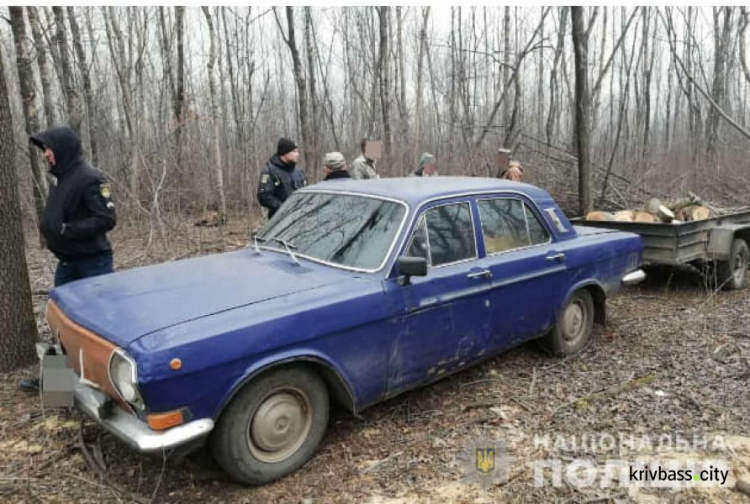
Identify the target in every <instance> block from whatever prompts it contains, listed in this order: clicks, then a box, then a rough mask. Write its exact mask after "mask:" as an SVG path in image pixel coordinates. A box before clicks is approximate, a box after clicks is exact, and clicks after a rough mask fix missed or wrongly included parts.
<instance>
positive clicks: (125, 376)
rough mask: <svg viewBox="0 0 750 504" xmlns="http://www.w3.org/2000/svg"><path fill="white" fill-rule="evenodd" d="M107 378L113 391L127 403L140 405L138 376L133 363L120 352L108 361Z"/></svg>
mask: <svg viewBox="0 0 750 504" xmlns="http://www.w3.org/2000/svg"><path fill="white" fill-rule="evenodd" d="M109 376H110V379H111V380H112V385H113V386H114V387H115V390H117V392H118V393H119V394H120V395H121V396H122V398H123V399H125V400H126V401H127V402H129V403H134V404H137V403H140V402H141V396H140V393H139V392H138V375H137V372H136V366H135V362H133V360H132V359H131V358H130V357H129V356H128V355H127V354H126V353H125V352H123V351H122V350H117V351H115V352H114V353H113V354H112V358H111V359H110V361H109Z"/></svg>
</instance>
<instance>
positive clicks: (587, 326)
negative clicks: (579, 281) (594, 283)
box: [540, 289, 594, 357]
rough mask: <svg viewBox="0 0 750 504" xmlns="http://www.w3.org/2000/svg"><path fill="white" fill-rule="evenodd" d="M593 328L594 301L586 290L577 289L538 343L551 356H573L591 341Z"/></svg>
mask: <svg viewBox="0 0 750 504" xmlns="http://www.w3.org/2000/svg"><path fill="white" fill-rule="evenodd" d="M593 327H594V300H593V299H592V297H591V294H590V293H589V291H587V290H586V289H579V290H577V291H575V292H574V293H573V294H571V295H570V297H568V299H567V300H566V301H565V304H564V305H563V307H562V309H561V310H560V312H559V313H558V316H557V320H556V321H555V327H554V328H553V329H552V331H550V332H549V334H547V335H546V336H545V337H544V338H542V340H540V343H541V344H542V347H543V348H544V349H545V350H546V351H547V352H549V353H551V354H552V355H555V356H558V357H566V356H570V355H575V354H577V353H578V352H579V351H581V349H582V348H584V347H585V346H586V345H587V344H588V342H589V340H590V339H591V333H592V331H593Z"/></svg>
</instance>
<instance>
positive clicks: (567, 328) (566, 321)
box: [563, 301, 586, 343]
mask: <svg viewBox="0 0 750 504" xmlns="http://www.w3.org/2000/svg"><path fill="white" fill-rule="evenodd" d="M585 327H586V312H585V310H584V307H583V303H582V302H581V301H575V302H573V303H571V304H570V305H568V307H567V308H566V309H565V314H564V315H563V339H565V341H566V342H568V343H575V342H576V341H578V339H579V338H580V337H581V336H582V335H583V331H584V329H585Z"/></svg>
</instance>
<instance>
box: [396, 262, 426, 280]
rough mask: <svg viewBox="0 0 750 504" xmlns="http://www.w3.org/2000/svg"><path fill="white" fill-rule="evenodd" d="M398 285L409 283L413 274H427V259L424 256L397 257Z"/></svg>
mask: <svg viewBox="0 0 750 504" xmlns="http://www.w3.org/2000/svg"><path fill="white" fill-rule="evenodd" d="M397 264H398V274H399V275H400V276H399V279H398V283H399V285H409V284H411V277H413V276H427V259H425V258H424V257H408V256H401V257H399V258H398V263H397Z"/></svg>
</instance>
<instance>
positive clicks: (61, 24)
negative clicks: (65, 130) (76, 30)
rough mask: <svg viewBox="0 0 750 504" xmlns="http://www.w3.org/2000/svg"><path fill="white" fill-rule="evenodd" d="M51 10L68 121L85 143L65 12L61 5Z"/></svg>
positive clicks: (84, 143)
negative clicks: (53, 18) (66, 103)
mask: <svg viewBox="0 0 750 504" xmlns="http://www.w3.org/2000/svg"><path fill="white" fill-rule="evenodd" d="M52 12H54V14H55V24H56V25H57V44H58V47H59V48H60V63H61V64H62V72H63V75H62V78H63V82H64V83H65V96H66V97H67V102H68V122H69V123H70V127H71V128H72V129H73V131H75V132H76V134H77V135H78V136H79V137H80V138H81V141H82V144H83V145H86V144H87V143H88V138H87V136H88V135H84V133H85V132H83V131H81V123H82V122H83V110H82V107H81V101H80V98H79V96H78V90H77V89H76V85H75V78H74V77H73V66H72V65H71V63H70V52H69V51H68V36H67V30H66V29H65V14H64V13H63V10H62V7H52Z"/></svg>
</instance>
